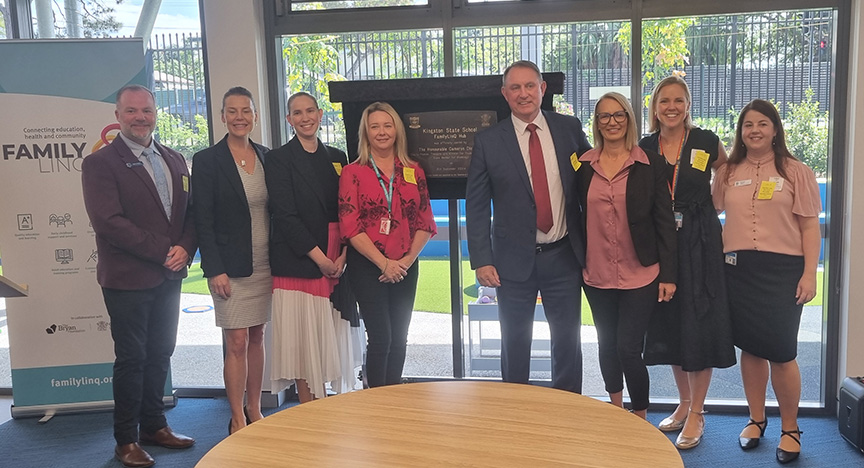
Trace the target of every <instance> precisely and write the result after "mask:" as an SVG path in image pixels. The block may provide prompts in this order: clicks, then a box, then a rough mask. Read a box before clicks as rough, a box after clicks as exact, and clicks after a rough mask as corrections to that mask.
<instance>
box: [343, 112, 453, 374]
mask: <svg viewBox="0 0 864 468" xmlns="http://www.w3.org/2000/svg"><path fill="white" fill-rule="evenodd" d="M359 133H360V144H359V147H358V150H357V153H358V158H357V161H355V162H353V163H352V164H349V165H347V166H345V168H344V169H343V170H342V177H341V179H340V180H339V225H340V231H341V234H342V237H343V238H345V239H347V240H348V243H349V246H350V247H349V249H348V264H349V265H350V268H348V270H347V272H346V274H347V275H348V279H349V280H350V281H351V285H352V288H353V289H354V292H355V296H356V297H357V304H358V305H359V307H360V316H361V317H362V318H363V322H364V324H365V326H366V333H367V348H366V372H365V376H366V380H367V383H368V385H369V386H370V387H379V386H383V385H393V384H398V383H400V382H401V379H402V367H403V366H404V364H405V349H406V345H407V341H408V325H409V324H410V322H411V311H412V309H413V307H414V295H415V293H416V292H417V270H418V267H417V256H418V255H420V251H421V250H423V247H424V246H425V245H426V242H427V241H429V238H430V237H432V235H434V234H435V232H436V229H435V220H434V219H433V217H432V209H431V207H430V205H429V191H428V188H427V186H426V175H425V174H424V173H423V169H422V168H420V166H419V165H418V164H417V163H415V162H414V161H412V160H411V159H410V158H409V157H408V149H407V144H406V138H405V127H404V126H403V125H402V120H401V119H400V118H399V114H397V113H396V111H395V110H394V109H393V107H392V106H390V104H387V103H384V102H375V103H372V104H370V105H369V106H368V107H367V108H366V109H365V110H364V111H363V115H362V117H361V119H360V132H359Z"/></svg>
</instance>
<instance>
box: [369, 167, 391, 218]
mask: <svg viewBox="0 0 864 468" xmlns="http://www.w3.org/2000/svg"><path fill="white" fill-rule="evenodd" d="M372 169H375V175H376V176H378V183H379V184H381V190H384V198H385V199H387V214H389V215H390V216H392V215H393V178H394V177H396V161H395V160H394V161H393V172H391V173H390V187H389V191H388V188H387V187H385V186H384V178H383V177H381V171H379V170H378V165H377V164H375V161H372Z"/></svg>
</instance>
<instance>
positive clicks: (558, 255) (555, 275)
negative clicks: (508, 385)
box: [497, 242, 582, 393]
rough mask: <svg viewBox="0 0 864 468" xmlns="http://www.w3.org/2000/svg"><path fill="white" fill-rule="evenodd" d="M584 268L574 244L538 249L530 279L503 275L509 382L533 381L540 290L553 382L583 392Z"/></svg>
mask: <svg viewBox="0 0 864 468" xmlns="http://www.w3.org/2000/svg"><path fill="white" fill-rule="evenodd" d="M581 284H582V269H581V268H580V267H579V262H578V261H577V260H576V255H575V254H574V253H573V250H572V249H571V248H570V244H569V243H567V242H563V243H561V244H560V246H558V247H555V248H552V249H550V250H544V251H542V252H538V253H537V257H536V259H535V262H534V271H533V272H532V273H531V276H530V277H529V278H528V279H527V280H526V281H511V280H508V279H506V278H501V287H499V288H498V290H497V292H498V319H499V322H500V324H501V376H502V379H503V380H504V381H505V382H514V383H528V377H529V375H530V372H531V341H532V339H533V336H532V335H533V331H534V308H535V306H536V304H537V292H538V291H539V292H540V294H541V295H542V297H543V310H544V311H545V312H546V321H547V322H549V332H550V337H551V339H552V340H551V341H552V386H553V387H555V388H558V389H561V390H567V391H571V392H576V393H581V392H582V342H581V338H580V336H581V333H580V332H581V327H582V313H581V304H582V298H581V295H580V294H579V286H580V285H581Z"/></svg>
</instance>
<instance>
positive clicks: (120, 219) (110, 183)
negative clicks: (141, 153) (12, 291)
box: [81, 136, 196, 290]
mask: <svg viewBox="0 0 864 468" xmlns="http://www.w3.org/2000/svg"><path fill="white" fill-rule="evenodd" d="M156 148H157V149H158V150H159V153H160V154H161V155H162V157H163V158H165V161H166V162H167V164H168V169H169V170H170V171H171V180H172V185H173V197H174V199H173V203H172V210H173V213H172V215H171V220H170V221H169V220H168V217H167V216H165V210H164V209H163V208H162V202H161V201H160V200H159V193H158V192H157V191H156V184H154V183H153V178H152V177H150V174H149V173H147V170H146V169H145V168H144V166H143V165H142V164H141V162H140V161H139V160H138V158H137V157H135V155H134V154H132V151H131V150H130V149H129V147H128V146H126V143H125V142H124V141H123V139H122V138H120V136H117V138H115V139H114V141H113V142H112V143H111V144H110V145H108V146H106V147H104V148H102V149H100V150H99V151H97V152H95V153H93V154H91V155H89V156H87V157H86V158H84V162H83V164H82V165H81V185H82V186H83V189H84V206H85V207H86V208H87V214H88V216H90V223H91V224H92V225H93V231H95V233H96V248H97V249H98V252H99V262H98V263H97V265H96V279H97V281H98V282H99V284H100V285H101V286H102V287H104V288H112V289H126V290H135V289H149V288H153V287H156V286H158V285H160V284H162V283H163V282H164V281H165V280H166V279H181V278H185V277H186V268H183V269H182V270H180V271H176V272H174V271H171V270H169V269H167V268H165V267H163V266H162V264H163V263H165V257H166V256H167V254H168V250H169V249H170V248H171V246H173V245H179V246H181V247H183V248H184V249H186V252H187V253H188V254H189V256H190V258H191V257H192V256H194V255H195V249H196V241H195V227H194V222H193V220H192V216H191V213H187V206H189V205H190V202H191V198H190V194H189V186H190V183H189V169H188V167H187V166H186V161H185V160H184V159H183V156H182V155H180V153H177V152H176V151H174V150H171V149H168V148H166V147H164V146H162V145H160V144H158V143H156Z"/></svg>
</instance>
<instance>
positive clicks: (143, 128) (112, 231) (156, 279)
mask: <svg viewBox="0 0 864 468" xmlns="http://www.w3.org/2000/svg"><path fill="white" fill-rule="evenodd" d="M114 115H115V116H116V117H117V121H118V122H119V123H120V134H119V135H118V136H117V137H116V138H115V139H114V141H113V142H112V143H111V144H110V145H108V146H106V147H105V148H102V149H100V150H99V151H97V152H95V153H93V154H91V155H89V156H87V157H86V158H85V159H84V163H83V165H82V168H81V173H82V185H83V188H84V205H85V206H86V208H87V214H88V215H89V216H90V222H91V223H92V225H93V231H95V233H96V247H97V249H98V254H99V262H98V264H97V267H96V278H97V280H98V281H99V285H100V286H102V294H103V297H104V299H105V306H106V308H107V310H108V315H109V316H110V317H111V336H112V338H113V339H114V354H115V361H114V380H113V387H114V438H115V439H116V441H117V447H116V448H115V450H114V453H115V455H116V457H117V459H119V460H120V461H121V462H122V463H123V465H125V466H129V467H144V466H151V465H153V463H155V462H154V460H153V458H152V457H151V456H150V455H149V454H148V453H147V452H146V451H144V449H142V448H141V446H140V445H139V441H140V443H142V444H153V445H160V446H163V447H169V448H186V447H190V446H192V444H194V443H195V440H194V439H192V438H190V437H186V436H184V435H182V434H177V433H174V432H173V431H172V430H171V428H170V427H168V423H167V421H166V420H165V415H164V403H163V401H162V397H163V394H164V388H165V381H166V378H167V376H168V370H169V366H170V361H171V355H172V354H173V353H174V344H175V342H176V339H177V321H178V316H179V310H180V282H181V280H182V278H184V277H185V276H186V267H187V264H188V261H189V259H190V255H194V253H195V248H196V245H195V231H194V224H193V221H192V217H191V213H187V210H186V208H187V206H188V205H189V202H190V197H189V171H188V169H187V167H186V162H185V160H184V159H183V156H182V155H180V154H179V153H177V152H175V151H173V150H171V149H169V148H166V147H164V146H162V145H160V144H158V143H156V142H155V141H154V140H153V130H154V129H155V127H156V103H155V100H154V98H153V94H152V93H151V92H150V90H149V89H147V88H145V87H143V86H139V85H128V86H125V87H123V88H122V89H120V91H118V92H117V108H116V110H115V111H114ZM139 425H140V434H139Z"/></svg>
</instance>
